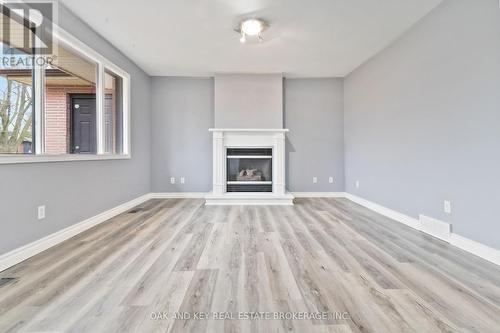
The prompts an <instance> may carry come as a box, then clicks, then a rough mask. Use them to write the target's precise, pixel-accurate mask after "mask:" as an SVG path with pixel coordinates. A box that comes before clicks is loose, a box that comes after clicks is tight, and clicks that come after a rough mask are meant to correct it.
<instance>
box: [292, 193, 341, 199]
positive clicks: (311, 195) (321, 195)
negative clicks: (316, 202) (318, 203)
mask: <svg viewBox="0 0 500 333" xmlns="http://www.w3.org/2000/svg"><path fill="white" fill-rule="evenodd" d="M292 194H293V196H294V197H296V198H345V196H346V193H345V192H292Z"/></svg>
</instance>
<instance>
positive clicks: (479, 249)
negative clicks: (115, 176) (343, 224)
mask: <svg viewBox="0 0 500 333" xmlns="http://www.w3.org/2000/svg"><path fill="white" fill-rule="evenodd" d="M206 195H207V193H205V192H189V193H188V192H170V193H148V194H144V195H142V196H140V197H138V198H136V199H133V200H130V201H127V202H125V203H123V204H121V205H119V206H116V207H114V208H111V209H109V210H107V211H104V212H102V213H100V214H98V215H95V216H93V217H91V218H88V219H86V220H84V221H82V222H79V223H76V224H74V225H72V226H69V227H67V228H65V229H62V230H60V231H57V232H55V233H53V234H51V235H48V236H46V237H44V238H41V239H39V240H37V241H34V242H32V243H29V244H27V245H24V246H22V247H20V248H17V249H15V250H12V251H10V252H7V253H5V254H3V255H0V272H1V271H3V270H5V269H7V268H9V267H12V266H14V265H16V264H18V263H20V262H22V261H24V260H26V259H28V258H30V257H32V256H34V255H36V254H38V253H40V252H43V251H45V250H47V249H48V248H50V247H52V246H55V245H57V244H59V243H61V242H63V241H65V240H67V239H69V238H71V237H74V236H76V235H78V234H79V233H82V232H84V231H85V230H87V229H90V228H92V227H93V226H96V225H98V224H100V223H103V222H105V221H107V220H109V219H110V218H112V217H114V216H116V215H119V214H121V213H123V212H126V211H127V210H129V209H131V208H133V207H135V206H137V205H140V204H141V203H143V202H145V201H147V200H149V199H170V198H196V199H198V198H205V196H206ZM293 195H294V196H295V197H296V198H321V197H323V198H347V199H349V200H351V201H353V202H355V203H357V204H360V205H361V206H364V207H366V208H368V209H370V210H373V211H375V212H377V213H379V214H381V215H384V216H386V217H388V218H390V219H393V220H395V221H397V222H400V223H403V224H405V225H407V226H409V227H411V228H414V229H416V230H419V231H423V232H426V230H425V228H422V225H421V222H420V221H419V220H417V219H415V218H412V217H410V216H407V215H405V214H402V213H399V212H397V211H394V210H392V209H389V208H387V207H384V206H382V205H379V204H377V203H374V202H371V201H369V200H366V199H363V198H361V197H358V196H355V195H353V194H350V193H346V192H294V193H293ZM439 222H441V221H439ZM423 229H424V230H423ZM426 233H429V232H426ZM429 234H430V233H429ZM430 235H432V234H430ZM432 236H434V235H432ZM443 240H445V241H448V242H449V243H450V244H451V245H454V246H456V247H458V248H460V249H462V250H464V251H467V252H470V253H472V254H474V255H476V256H478V257H481V258H483V259H485V260H488V261H490V262H492V263H494V264H497V265H500V251H499V250H497V249H495V248H492V247H489V246H487V245H484V244H481V243H479V242H476V241H473V240H471V239H468V238H466V237H463V236H460V235H457V234H454V233H450V236H449V239H448V240H447V239H443Z"/></svg>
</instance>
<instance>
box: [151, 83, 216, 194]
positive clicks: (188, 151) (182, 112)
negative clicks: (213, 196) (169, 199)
mask: <svg viewBox="0 0 500 333" xmlns="http://www.w3.org/2000/svg"><path fill="white" fill-rule="evenodd" d="M152 82H153V90H152V99H153V115H152V120H153V122H152V124H153V125H152V137H153V140H152V148H153V151H154V152H155V153H154V154H153V156H152V165H151V171H152V172H151V174H152V177H151V187H152V190H153V192H208V191H210V190H211V188H212V135H211V133H210V132H208V129H209V128H210V127H213V124H214V80H213V79H212V78H176V77H155V78H153V80H152ZM170 177H175V178H176V183H175V184H173V185H172V184H170ZM180 177H185V179H186V183H185V184H180Z"/></svg>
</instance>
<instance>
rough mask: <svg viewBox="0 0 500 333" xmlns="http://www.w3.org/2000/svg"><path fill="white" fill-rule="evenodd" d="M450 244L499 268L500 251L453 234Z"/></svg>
mask: <svg viewBox="0 0 500 333" xmlns="http://www.w3.org/2000/svg"><path fill="white" fill-rule="evenodd" d="M450 244H451V245H454V246H456V247H458V248H460V249H462V250H464V251H467V252H470V253H472V254H475V255H476V256H478V257H481V258H483V259H485V260H488V261H490V262H492V263H494V264H497V265H499V266H500V251H499V250H497V249H495V248H492V247H489V246H488V245H484V244H481V243H478V242H476V241H473V240H472V239H469V238H465V237H463V236H460V235H457V234H454V233H452V234H451V236H450Z"/></svg>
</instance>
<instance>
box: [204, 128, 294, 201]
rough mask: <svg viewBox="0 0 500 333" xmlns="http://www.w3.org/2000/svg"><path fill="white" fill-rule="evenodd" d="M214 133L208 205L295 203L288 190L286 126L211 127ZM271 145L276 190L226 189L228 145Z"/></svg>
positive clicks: (274, 187)
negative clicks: (256, 127) (243, 191)
mask: <svg viewBox="0 0 500 333" xmlns="http://www.w3.org/2000/svg"><path fill="white" fill-rule="evenodd" d="M209 131H210V132H212V136H213V188H212V192H211V193H210V194H209V195H207V197H206V198H205V199H206V204H207V205H248V204H259V205H293V199H294V198H293V196H292V195H291V194H290V193H287V192H286V184H285V134H286V133H287V132H288V131H289V130H288V129H283V128H277V129H272V128H259V129H250V128H248V129H247V128H210V129H209ZM240 147H241V148H243V147H246V148H260V147H262V148H272V150H273V160H272V168H273V172H272V181H273V191H272V192H264V193H242V192H238V193H232V192H226V170H227V167H226V163H227V162H226V150H227V148H240Z"/></svg>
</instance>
